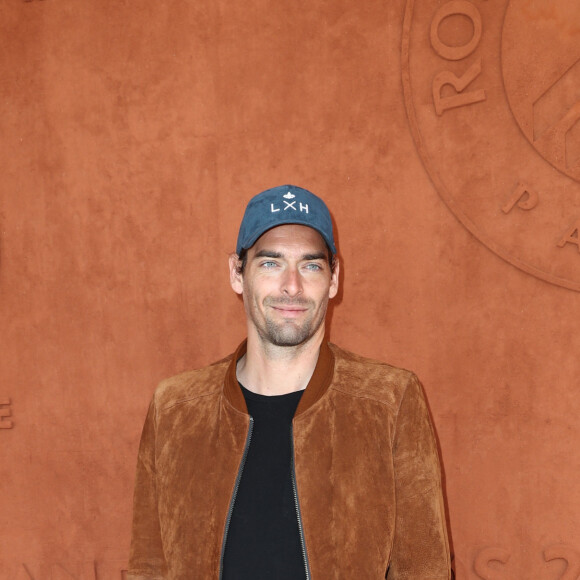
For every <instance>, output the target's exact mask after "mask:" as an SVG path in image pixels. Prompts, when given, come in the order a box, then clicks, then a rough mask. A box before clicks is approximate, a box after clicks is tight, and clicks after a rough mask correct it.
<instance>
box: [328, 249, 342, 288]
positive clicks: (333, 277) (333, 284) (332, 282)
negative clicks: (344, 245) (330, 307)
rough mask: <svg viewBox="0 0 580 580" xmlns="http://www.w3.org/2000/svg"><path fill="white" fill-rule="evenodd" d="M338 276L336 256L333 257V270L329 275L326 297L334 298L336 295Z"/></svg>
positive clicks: (338, 269)
mask: <svg viewBox="0 0 580 580" xmlns="http://www.w3.org/2000/svg"><path fill="white" fill-rule="evenodd" d="M339 274H340V263H339V261H338V256H335V257H334V269H333V271H332V274H331V275H330V288H329V289H328V297H329V298H334V297H335V296H336V295H337V294H338V278H339Z"/></svg>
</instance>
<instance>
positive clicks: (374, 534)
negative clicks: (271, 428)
mask: <svg viewBox="0 0 580 580" xmlns="http://www.w3.org/2000/svg"><path fill="white" fill-rule="evenodd" d="M244 352H245V344H242V345H241V346H240V347H239V348H238V350H237V351H236V353H235V354H234V355H232V356H231V357H228V358H227V359H224V360H223V361H220V362H218V363H215V364H214V365H211V366H209V367H206V368H204V369H201V370H197V371H192V372H187V373H184V374H182V375H179V376H177V377H174V378H171V379H168V380H166V381H164V382H163V383H161V385H160V386H159V388H158V389H157V391H156V392H155V395H154V398H153V401H152V403H151V406H150V409H149V413H148V415H147V419H146V422H145V426H144V428H143V434H142V438H141V446H140V450H139V457H138V465H137V479H136V484H135V499H134V501H135V503H134V515H133V535H132V542H131V557H130V564H129V575H128V578H129V580H145V579H147V580H151V579H155V580H192V579H201V580H208V579H212V578H214V579H216V580H217V579H219V577H220V562H221V554H222V549H223V544H224V535H225V530H226V521H227V519H228V513H229V509H230V504H231V500H232V496H233V493H234V488H235V486H236V480H237V476H238V471H239V469H240V464H241V462H242V456H243V455H244V449H245V447H246V439H247V435H248V431H249V426H250V417H249V415H248V413H247V410H246V404H245V401H244V397H243V394H242V392H241V390H240V388H239V386H238V382H237V380H236V364H235V363H236V361H237V360H238V359H239V358H240V357H241V356H242V355H243V354H244ZM293 437H294V456H295V478H296V486H297V492H298V498H299V499H298V502H299V513H300V516H301V523H302V532H303V540H304V543H305V549H306V558H307V563H308V573H309V578H310V579H312V580H330V579H341V580H346V579H348V580H372V579H376V580H379V579H384V578H385V574H386V572H387V569H388V580H427V579H429V580H448V579H449V578H450V563H449V546H448V541H447V531H446V525H445V515H444V504H443V497H442V492H441V477H440V468H439V459H438V455H437V448H436V444H435V438H434V434H433V428H432V426H431V421H430V419H429V413H428V410H427V406H426V404H425V399H424V396H423V391H422V388H421V385H420V384H419V381H418V380H417V378H416V377H415V375H413V374H412V373H410V372H408V371H405V370H402V369H397V368H394V367H391V366H389V365H387V364H384V363H380V362H376V361H371V360H368V359H364V358H362V357H359V356H357V355H354V354H352V353H349V352H346V351H344V350H341V349H340V348H338V347H336V346H334V345H327V344H326V343H324V344H323V346H322V347H321V350H320V355H319V360H318V364H317V366H316V369H315V371H314V374H313V376H312V379H311V380H310V382H309V384H308V386H307V388H306V390H305V392H304V394H303V396H302V398H301V400H300V404H299V405H298V409H297V410H296V414H295V416H294V420H293Z"/></svg>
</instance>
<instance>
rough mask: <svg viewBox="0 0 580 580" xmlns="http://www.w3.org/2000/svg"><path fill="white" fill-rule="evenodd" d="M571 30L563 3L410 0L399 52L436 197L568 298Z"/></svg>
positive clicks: (575, 93) (576, 206) (575, 248)
mask: <svg viewBox="0 0 580 580" xmlns="http://www.w3.org/2000/svg"><path fill="white" fill-rule="evenodd" d="M548 14H549V15H550V16H549V17H547V16H546V15H548ZM579 22H580V2H573V1H571V0H535V1H534V2H531V3H530V2H528V1H527V0H494V1H493V3H492V2H489V1H488V0H447V1H443V2H442V1H441V0H422V1H421V2H418V1H417V0H407V2H406V8H405V17H404V22H403V38H402V50H401V55H402V80H403V88H404V98H405V105H406V108H407V114H408V118H409V125H410V129H411V132H412V134H413V138H414V140H415V145H416V148H417V151H418V153H419V155H420V157H421V160H422V161H423V163H424V165H425V167H426V169H427V171H428V172H429V175H430V177H431V179H432V181H433V183H434V185H435V187H436V189H437V191H438V193H439V195H440V196H441V197H442V198H443V199H444V201H445V202H446V203H447V205H448V207H449V208H450V210H451V211H452V212H453V213H454V214H455V216H456V217H457V218H458V219H459V220H460V221H461V223H462V224H463V225H464V226H465V227H466V228H467V229H468V230H469V231H471V232H472V233H473V234H474V235H475V236H476V237H477V238H478V239H479V240H480V241H481V242H483V243H484V244H485V245H487V246H488V247H489V248H490V249H491V250H492V251H494V252H495V253H496V254H498V255H499V256H501V257H502V258H504V259H505V260H506V261H508V262H509V263H511V264H513V265H515V266H517V267H518V268H520V269H521V270H523V271H525V272H527V273H528V274H532V275H534V276H536V277H538V278H541V279H543V280H547V281H549V282H551V283H553V284H558V285H560V286H564V287H566V288H570V289H572V290H576V291H580V239H579V238H580V43H579V42H578V28H577V27H578V23H579ZM433 71H435V73H433ZM428 94H431V96H432V102H433V108H429V107H426V106H425V96H426V95H428Z"/></svg>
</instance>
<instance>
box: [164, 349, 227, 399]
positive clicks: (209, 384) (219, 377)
mask: <svg viewBox="0 0 580 580" xmlns="http://www.w3.org/2000/svg"><path fill="white" fill-rule="evenodd" d="M232 357H233V354H230V355H228V356H227V357H225V358H223V359H221V360H218V361H216V362H214V363H212V364H210V365H208V366H206V367H203V368H200V369H195V370H191V371H185V372H183V373H180V374H178V375H175V376H172V377H169V378H167V379H164V380H163V381H161V382H160V383H159V385H158V386H157V388H156V389H155V394H154V399H155V404H156V406H157V408H158V409H166V408H168V407H171V406H173V405H177V404H179V403H184V402H186V401H191V400H193V399H198V398H200V397H207V396H211V395H215V394H218V393H219V392H221V390H222V388H223V383H224V377H225V374H226V371H227V369H228V366H229V364H230V361H231V360H232Z"/></svg>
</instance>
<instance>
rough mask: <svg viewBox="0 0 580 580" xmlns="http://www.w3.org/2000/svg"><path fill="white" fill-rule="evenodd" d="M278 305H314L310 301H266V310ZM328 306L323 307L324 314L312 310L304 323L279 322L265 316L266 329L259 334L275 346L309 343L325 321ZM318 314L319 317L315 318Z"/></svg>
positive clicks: (261, 329) (278, 299) (293, 321)
mask: <svg viewBox="0 0 580 580" xmlns="http://www.w3.org/2000/svg"><path fill="white" fill-rule="evenodd" d="M276 305H286V306H288V305H292V306H305V307H307V308H308V307H310V308H311V307H312V306H313V303H312V302H311V301H309V300H290V299H280V298H277V299H273V298H270V299H266V300H265V301H264V306H265V307H266V308H268V307H271V306H276ZM325 313H326V305H324V306H323V310H322V312H318V313H317V312H316V311H313V310H311V311H310V314H309V315H308V316H307V318H305V319H304V320H303V321H301V322H298V321H296V320H287V321H282V322H277V321H275V320H273V319H272V318H271V317H269V316H267V315H266V316H265V325H264V328H259V329H258V332H259V334H260V336H261V338H262V340H265V341H267V342H269V343H270V344H273V345H274V346H299V345H301V344H304V343H305V342H307V341H308V340H309V339H310V338H312V336H314V334H315V333H316V331H317V330H318V329H319V328H320V325H321V324H322V322H323V321H324V316H325ZM316 314H318V316H317V317H316V318H315V316H316Z"/></svg>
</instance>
